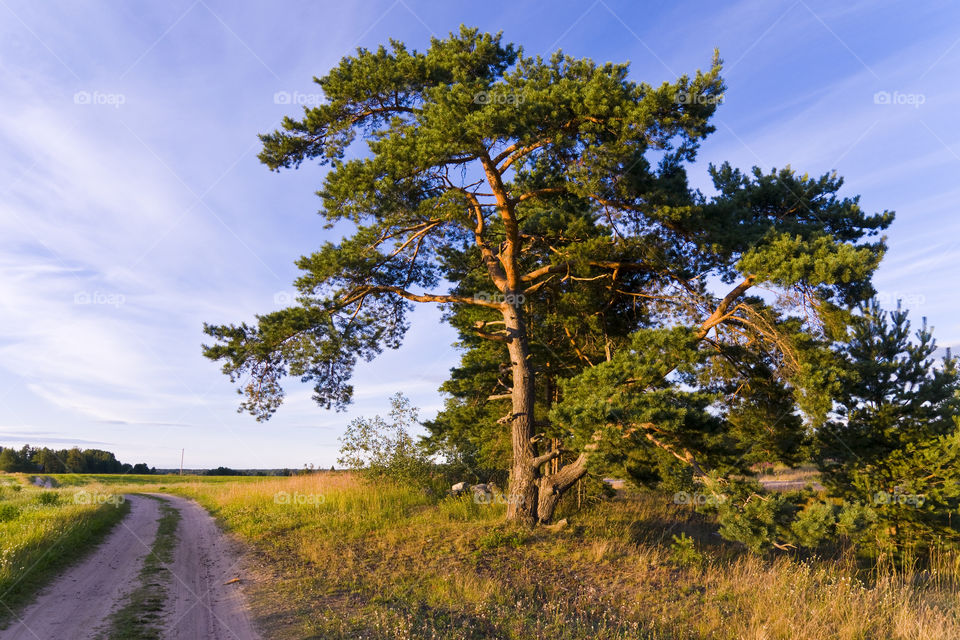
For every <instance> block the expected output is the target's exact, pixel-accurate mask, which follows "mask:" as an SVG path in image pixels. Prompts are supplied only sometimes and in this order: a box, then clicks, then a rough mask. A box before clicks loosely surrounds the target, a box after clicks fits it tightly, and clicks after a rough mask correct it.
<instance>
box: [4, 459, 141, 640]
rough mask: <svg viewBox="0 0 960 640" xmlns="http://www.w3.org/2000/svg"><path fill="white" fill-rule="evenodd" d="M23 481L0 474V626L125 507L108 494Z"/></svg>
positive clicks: (90, 544)
mask: <svg viewBox="0 0 960 640" xmlns="http://www.w3.org/2000/svg"><path fill="white" fill-rule="evenodd" d="M27 480H28V478H26V477H24V476H21V475H0V626H2V625H6V624H8V623H9V621H10V619H11V618H12V613H11V612H12V611H16V610H17V609H18V608H19V607H22V606H23V605H25V604H26V603H28V602H29V601H30V600H31V599H32V598H33V596H34V595H35V594H36V592H37V590H39V589H40V588H41V587H42V586H43V585H45V584H47V582H49V581H50V580H52V579H53V578H54V577H55V576H56V575H57V574H59V573H61V572H62V571H63V570H64V569H65V568H66V567H68V566H69V565H71V564H73V563H74V562H76V561H77V560H79V559H80V558H82V557H83V556H84V555H85V554H86V553H88V552H89V551H90V550H91V549H92V548H94V547H95V546H96V544H97V543H98V542H100V541H101V540H102V539H103V538H104V537H105V536H106V535H107V533H108V532H109V531H110V529H111V528H112V527H113V526H114V525H115V524H116V523H117V522H119V521H120V520H121V519H122V518H123V517H124V515H126V514H127V512H128V511H129V508H130V506H129V505H128V504H127V503H125V502H120V501H119V499H117V498H116V497H115V495H114V494H112V493H94V492H91V491H90V489H89V488H87V489H85V490H84V489H77V488H66V489H64V488H58V489H41V488H39V487H35V486H32V485H31V484H29V483H28V482H27ZM81 491H82V492H83V493H81Z"/></svg>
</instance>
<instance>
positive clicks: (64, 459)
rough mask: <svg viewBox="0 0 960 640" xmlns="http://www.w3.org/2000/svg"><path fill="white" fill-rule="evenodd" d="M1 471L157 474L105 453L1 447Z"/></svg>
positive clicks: (140, 464) (143, 465) (76, 448)
mask: <svg viewBox="0 0 960 640" xmlns="http://www.w3.org/2000/svg"><path fill="white" fill-rule="evenodd" d="M0 471H10V472H14V471H21V472H25V473H31V472H37V473H156V469H155V468H154V469H151V468H150V467H148V466H147V465H146V464H145V463H143V462H140V463H138V464H127V463H125V462H120V461H119V460H117V457H116V456H115V455H113V454H112V453H110V452H109V451H103V450H101V449H80V448H79V447H74V448H72V449H48V448H47V447H32V446H30V445H28V444H27V445H24V446H23V447H22V448H20V449H13V448H10V447H6V448H5V447H0Z"/></svg>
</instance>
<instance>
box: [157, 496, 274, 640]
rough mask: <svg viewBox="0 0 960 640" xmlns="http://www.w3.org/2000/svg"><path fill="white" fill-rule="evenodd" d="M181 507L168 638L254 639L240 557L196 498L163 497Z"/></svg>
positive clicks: (171, 587) (168, 612)
mask: <svg viewBox="0 0 960 640" xmlns="http://www.w3.org/2000/svg"><path fill="white" fill-rule="evenodd" d="M163 497H164V498H165V499H167V500H169V501H170V503H171V504H172V505H173V506H175V507H176V508H177V509H179V510H180V526H179V528H178V530H177V536H178V537H179V544H178V545H177V549H176V551H175V552H174V558H173V564H172V565H171V566H170V572H171V573H172V574H173V583H172V584H171V585H170V587H169V592H168V602H167V613H166V616H165V621H166V624H165V626H164V631H163V637H164V638H189V639H191V640H193V639H196V638H204V639H206V640H221V639H222V640H250V639H254V638H259V636H258V635H257V634H256V633H255V632H254V630H253V626H252V625H251V623H250V618H249V616H248V615H247V611H246V608H245V606H244V600H243V594H242V593H241V590H240V583H239V582H231V583H230V584H225V583H227V582H229V581H231V580H233V579H234V578H238V577H240V573H241V568H240V565H239V556H238V555H237V554H236V553H235V552H234V550H233V549H232V548H231V545H230V542H229V541H228V540H227V539H226V538H225V537H224V536H223V534H222V533H220V530H219V529H218V528H217V525H216V523H215V522H214V520H213V518H212V517H211V516H210V514H208V513H207V511H206V510H205V509H204V508H203V507H201V506H200V505H198V504H197V503H196V502H193V501H192V500H186V499H184V498H180V497H177V496H169V495H164V496H163Z"/></svg>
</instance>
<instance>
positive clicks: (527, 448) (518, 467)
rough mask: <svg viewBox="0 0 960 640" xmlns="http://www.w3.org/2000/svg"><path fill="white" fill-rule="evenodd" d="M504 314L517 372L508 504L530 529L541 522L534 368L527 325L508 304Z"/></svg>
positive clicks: (512, 363)
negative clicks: (538, 514) (535, 427)
mask: <svg viewBox="0 0 960 640" xmlns="http://www.w3.org/2000/svg"><path fill="white" fill-rule="evenodd" d="M507 307H508V308H507V309H505V310H504V312H503V319H504V322H505V323H506V329H507V335H508V336H509V337H510V338H511V340H510V342H509V343H508V350H509V353H510V366H511V369H512V371H513V390H512V392H511V393H512V400H513V405H512V415H511V418H512V419H511V440H512V444H513V466H512V467H511V468H510V489H509V494H508V497H509V499H508V501H507V520H512V521H514V522H518V523H521V524H524V525H527V526H533V525H534V524H536V522H537V476H538V470H537V468H536V467H535V466H534V465H533V459H534V457H535V456H536V452H535V450H534V445H533V442H532V439H533V435H534V374H533V368H532V367H531V366H530V348H529V344H528V340H527V331H526V326H525V325H524V321H523V318H522V316H521V315H520V312H519V310H518V309H517V307H516V306H515V305H513V304H508V305H507Z"/></svg>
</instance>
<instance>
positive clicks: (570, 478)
mask: <svg viewBox="0 0 960 640" xmlns="http://www.w3.org/2000/svg"><path fill="white" fill-rule="evenodd" d="M586 474H587V453H586V452H584V453H581V454H580V456H579V457H578V458H577V459H576V460H574V461H573V462H571V463H570V464H568V465H564V466H563V467H560V470H559V471H557V472H556V473H553V474H551V475H548V476H545V477H544V478H542V479H541V480H540V483H539V484H540V491H539V493H538V496H537V497H538V500H537V522H539V523H541V524H547V523H549V522H550V521H551V520H553V512H554V511H556V509H557V504H558V503H559V502H560V498H561V497H563V494H564V493H566V492H567V490H568V489H569V488H570V487H572V486H573V485H574V484H576V482H577V480H579V479H580V478H582V477H583V476H585V475H586Z"/></svg>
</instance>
